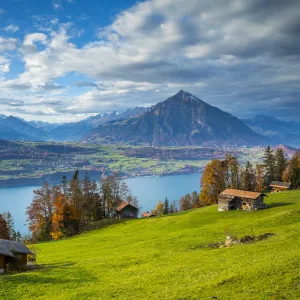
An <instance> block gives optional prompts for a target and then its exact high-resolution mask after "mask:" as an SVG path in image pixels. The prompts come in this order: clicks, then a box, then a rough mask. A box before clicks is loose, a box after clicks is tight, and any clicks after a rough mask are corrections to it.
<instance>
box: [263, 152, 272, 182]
mask: <svg viewBox="0 0 300 300" xmlns="http://www.w3.org/2000/svg"><path fill="white" fill-rule="evenodd" d="M264 168H265V175H264V184H265V185H267V186H268V185H269V184H270V183H271V182H272V181H273V180H274V179H275V157H274V155H273V150H272V149H271V147H270V146H268V147H267V148H266V150H265V155H264Z"/></svg>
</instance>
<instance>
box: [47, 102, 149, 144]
mask: <svg viewBox="0 0 300 300" xmlns="http://www.w3.org/2000/svg"><path fill="white" fill-rule="evenodd" d="M145 110H146V109H145V108H143V107H136V108H133V109H128V110H126V111H124V112H121V113H119V112H117V111H113V112H112V113H105V114H98V115H96V116H91V117H89V118H87V119H84V120H82V121H79V122H73V123H66V124H63V125H60V126H57V127H56V128H54V129H53V130H51V131H50V134H49V138H50V139H51V140H55V141H78V140H80V139H81V138H82V137H83V136H84V135H85V134H87V133H88V132H89V131H90V130H91V129H92V128H94V127H96V126H98V125H101V124H104V123H106V122H110V121H116V120H124V119H127V118H131V117H134V116H137V115H139V114H140V113H142V112H144V111H145Z"/></svg>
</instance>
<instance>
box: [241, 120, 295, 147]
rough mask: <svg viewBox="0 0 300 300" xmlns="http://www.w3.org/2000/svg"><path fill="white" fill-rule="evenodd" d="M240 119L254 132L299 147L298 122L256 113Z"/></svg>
mask: <svg viewBox="0 0 300 300" xmlns="http://www.w3.org/2000/svg"><path fill="white" fill-rule="evenodd" d="M242 121H243V122H244V123H245V124H246V125H248V126H249V127H250V128H251V129H253V130H254V131H255V132H257V133H259V134H261V135H264V136H267V137H270V138H272V139H273V141H274V142H276V143H281V144H288V145H290V146H293V147H300V123H298V122H295V121H290V122H285V121H281V120H278V119H277V118H275V117H271V116H266V115H257V116H255V117H254V118H252V119H244V120H242Z"/></svg>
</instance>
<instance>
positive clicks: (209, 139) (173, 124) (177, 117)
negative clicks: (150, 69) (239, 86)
mask: <svg viewBox="0 0 300 300" xmlns="http://www.w3.org/2000/svg"><path fill="white" fill-rule="evenodd" d="M82 141H83V142H87V143H98V142H101V143H127V144H148V145H153V146H156V145H157V146H186V145H210V146H212V145H213V146H237V145H260V144H266V143H268V142H269V139H268V138H264V137H262V136H261V135H259V134H257V133H255V132H254V131H253V130H252V129H250V128H249V127H248V126H247V125H245V124H244V123H243V122H242V121H240V120H239V119H238V118H236V117H234V116H232V115H230V114H229V113H226V112H224V111H222V110H220V109H218V108H216V107H213V106H211V105H209V104H207V103H205V102H204V101H202V100H200V99H198V98H196V97H195V96H193V95H192V94H190V93H188V92H185V91H179V92H178V93H177V94H176V95H174V96H172V97H170V98H168V99H167V100H165V101H163V102H160V103H158V104H157V105H155V106H153V107H151V108H150V109H148V110H147V111H145V112H143V113H141V114H139V115H138V116H136V117H134V118H128V119H126V120H123V121H114V122H107V123H105V124H103V125H100V126H98V127H96V128H94V129H92V130H91V131H90V132H89V133H88V134H87V135H86V136H85V137H84V138H83V139H82Z"/></svg>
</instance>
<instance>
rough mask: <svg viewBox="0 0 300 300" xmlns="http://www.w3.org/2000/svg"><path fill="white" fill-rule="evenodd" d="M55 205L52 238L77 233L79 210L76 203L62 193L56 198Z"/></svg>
mask: <svg viewBox="0 0 300 300" xmlns="http://www.w3.org/2000/svg"><path fill="white" fill-rule="evenodd" d="M53 206H54V212H53V215H52V231H51V233H50V234H51V237H52V239H54V240H59V239H61V238H63V237H65V236H70V235H73V234H74V233H75V230H74V226H76V224H77V222H78V219H79V212H78V210H77V209H76V207H75V205H73V203H71V201H70V200H69V199H68V198H67V197H66V195H64V194H61V195H59V196H58V197H57V198H56V200H55V201H54V203H53Z"/></svg>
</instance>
